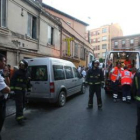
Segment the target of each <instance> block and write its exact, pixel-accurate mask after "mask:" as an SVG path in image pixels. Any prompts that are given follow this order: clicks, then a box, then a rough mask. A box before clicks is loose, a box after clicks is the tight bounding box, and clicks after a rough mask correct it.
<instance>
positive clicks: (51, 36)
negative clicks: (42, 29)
mask: <svg viewBox="0 0 140 140" xmlns="http://www.w3.org/2000/svg"><path fill="white" fill-rule="evenodd" d="M47 43H48V44H50V45H54V27H52V26H50V25H48V38H47Z"/></svg>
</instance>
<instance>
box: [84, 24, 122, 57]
mask: <svg viewBox="0 0 140 140" xmlns="http://www.w3.org/2000/svg"><path fill="white" fill-rule="evenodd" d="M122 35H123V32H122V29H121V27H120V26H119V25H118V24H111V25H104V26H101V27H100V28H96V29H92V30H90V31H88V33H87V38H86V40H89V42H90V43H91V45H92V46H93V48H94V54H95V57H96V58H97V59H99V58H102V59H105V53H106V51H109V50H111V38H113V37H117V36H122Z"/></svg>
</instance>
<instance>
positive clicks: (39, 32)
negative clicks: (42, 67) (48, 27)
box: [37, 11, 42, 51]
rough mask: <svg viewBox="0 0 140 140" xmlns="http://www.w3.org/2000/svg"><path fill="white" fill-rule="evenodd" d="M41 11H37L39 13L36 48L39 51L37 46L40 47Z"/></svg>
mask: <svg viewBox="0 0 140 140" xmlns="http://www.w3.org/2000/svg"><path fill="white" fill-rule="evenodd" d="M41 13H42V12H41V11H40V12H39V14H38V48H37V50H38V51H39V48H40V46H39V45H40V20H41V19H40V14H41Z"/></svg>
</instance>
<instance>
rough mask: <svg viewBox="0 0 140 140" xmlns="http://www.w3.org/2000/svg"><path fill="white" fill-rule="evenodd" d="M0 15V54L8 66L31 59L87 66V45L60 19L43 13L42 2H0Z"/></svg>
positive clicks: (89, 50)
mask: <svg viewBox="0 0 140 140" xmlns="http://www.w3.org/2000/svg"><path fill="white" fill-rule="evenodd" d="M0 13H1V14H0V53H2V54H4V55H5V56H6V58H7V63H8V64H10V65H11V66H14V65H18V63H19V61H20V60H21V59H23V58H33V57H56V58H62V59H68V60H70V61H72V62H74V63H75V64H76V66H78V65H80V64H81V65H87V63H88V61H89V60H88V59H89V57H88V56H89V55H90V53H91V54H92V55H93V49H91V45H90V44H89V43H88V42H87V41H86V40H85V39H83V37H82V36H81V35H80V34H79V33H78V32H77V31H75V30H74V29H73V28H72V27H70V26H68V24H67V23H65V21H64V20H62V19H60V18H57V17H56V16H53V15H52V14H50V13H49V12H47V11H46V10H44V7H43V6H42V0H0ZM81 22H82V21H81ZM82 25H83V23H82ZM67 26H68V27H67ZM75 44H77V45H75ZM75 46H78V47H77V48H78V49H75ZM74 50H76V51H74ZM81 54H82V55H81ZM64 56H66V57H64ZM74 56H76V57H74Z"/></svg>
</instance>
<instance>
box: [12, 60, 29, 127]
mask: <svg viewBox="0 0 140 140" xmlns="http://www.w3.org/2000/svg"><path fill="white" fill-rule="evenodd" d="M27 67H28V62H27V61H26V60H21V61H20V63H19V70H17V71H16V72H15V73H14V75H13V77H12V79H11V91H12V93H14V94H15V105H16V121H17V122H18V124H19V125H24V120H25V117H24V116H23V109H24V107H25V92H26V89H27V90H29V88H30V83H29V81H28V77H27Z"/></svg>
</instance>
